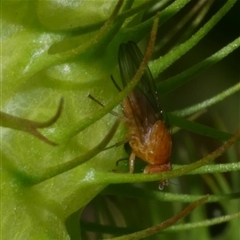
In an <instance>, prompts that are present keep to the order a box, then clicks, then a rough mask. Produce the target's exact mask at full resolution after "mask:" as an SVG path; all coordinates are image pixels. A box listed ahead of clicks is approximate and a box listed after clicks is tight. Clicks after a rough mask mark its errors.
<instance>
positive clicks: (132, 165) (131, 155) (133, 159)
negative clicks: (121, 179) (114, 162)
mask: <svg viewBox="0 0 240 240" xmlns="http://www.w3.org/2000/svg"><path fill="white" fill-rule="evenodd" d="M135 157H136V154H135V153H134V152H132V153H131V154H130V157H129V172H130V173H133V171H134V163H135Z"/></svg>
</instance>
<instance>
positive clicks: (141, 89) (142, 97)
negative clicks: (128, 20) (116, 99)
mask: <svg viewBox="0 0 240 240" xmlns="http://www.w3.org/2000/svg"><path fill="white" fill-rule="evenodd" d="M118 57H119V59H118V60H119V69H120V74H121V78H122V83H123V86H124V87H126V85H127V84H128V83H129V82H130V81H131V79H132V78H133V77H134V75H135V74H136V72H137V70H138V68H139V66H140V64H141V62H142V60H143V55H142V53H141V51H140V49H139V48H138V46H137V45H136V43H134V42H132V41H130V42H128V43H126V44H121V45H120V48H119V55H118ZM128 99H129V102H130V104H132V106H131V107H132V109H133V110H134V109H136V106H134V105H133V103H134V104H135V103H136V102H137V104H138V106H137V108H138V109H139V111H136V116H135V118H136V123H139V124H141V126H142V127H143V129H145V130H146V131H147V127H148V126H149V124H151V125H152V124H154V123H155V122H156V121H157V120H158V119H161V118H162V113H161V112H162V111H161V108H160V104H159V99H158V95H157V88H156V85H155V82H154V80H153V77H152V74H151V72H150V70H149V68H148V67H147V68H146V70H145V72H144V74H143V76H142V77H141V79H140V81H139V83H138V85H137V87H136V88H135V89H134V90H133V92H132V93H131V94H129V96H128Z"/></svg>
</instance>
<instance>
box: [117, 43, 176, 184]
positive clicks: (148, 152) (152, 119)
mask: <svg viewBox="0 0 240 240" xmlns="http://www.w3.org/2000/svg"><path fill="white" fill-rule="evenodd" d="M142 59H143V56H142V53H141V51H140V50H139V48H138V47H137V45H136V44H135V43H134V42H132V41H130V42H128V43H126V44H121V45H120V48H119V55H118V61H119V69H120V74H121V79H122V84H123V87H126V86H127V84H128V82H129V81H131V79H132V78H133V76H134V75H135V73H136V71H137V69H138V68H139V66H140V64H141V62H142ZM122 108H123V113H124V116H125V122H126V128H127V131H128V133H127V139H128V141H129V145H130V147H131V149H132V153H131V155H130V158H129V168H130V172H131V173H132V172H133V171H134V161H135V157H136V156H137V157H138V158H140V159H142V160H143V161H145V162H147V163H148V165H147V166H146V167H145V169H144V173H159V172H164V171H170V170H171V169H172V167H171V163H170V161H169V157H170V153H171V148H172V140H171V135H170V133H169V131H168V129H167V127H166V126H165V124H164V118H163V111H162V110H161V108H160V104H159V98H158V93H157V88H156V85H155V82H154V80H153V77H152V75H151V72H150V70H149V68H147V69H146V70H145V72H144V74H143V76H142V78H141V79H140V81H139V83H138V85H137V87H136V88H135V89H134V90H133V91H132V92H131V93H130V94H129V95H128V96H127V97H126V98H125V99H124V100H123V102H122ZM167 184H168V181H167V180H163V181H161V182H160V185H159V188H160V189H163V188H164V186H166V185H167Z"/></svg>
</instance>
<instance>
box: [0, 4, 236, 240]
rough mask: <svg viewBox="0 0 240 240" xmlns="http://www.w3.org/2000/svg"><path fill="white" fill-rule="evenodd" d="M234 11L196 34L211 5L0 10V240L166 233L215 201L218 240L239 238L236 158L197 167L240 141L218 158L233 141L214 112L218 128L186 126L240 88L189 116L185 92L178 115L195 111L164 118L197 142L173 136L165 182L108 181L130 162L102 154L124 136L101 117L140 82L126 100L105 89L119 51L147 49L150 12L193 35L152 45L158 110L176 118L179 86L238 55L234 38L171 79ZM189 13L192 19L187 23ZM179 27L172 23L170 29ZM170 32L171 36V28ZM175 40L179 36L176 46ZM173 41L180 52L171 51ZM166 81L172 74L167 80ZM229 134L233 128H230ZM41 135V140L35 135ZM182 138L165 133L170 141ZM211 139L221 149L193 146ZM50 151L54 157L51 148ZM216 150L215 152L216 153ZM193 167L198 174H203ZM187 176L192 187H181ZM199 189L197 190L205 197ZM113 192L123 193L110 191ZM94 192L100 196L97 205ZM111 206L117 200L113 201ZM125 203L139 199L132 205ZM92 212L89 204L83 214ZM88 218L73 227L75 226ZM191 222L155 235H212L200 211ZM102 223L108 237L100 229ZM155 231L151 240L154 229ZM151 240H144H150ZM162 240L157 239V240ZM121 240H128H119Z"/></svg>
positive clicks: (121, 176)
mask: <svg viewBox="0 0 240 240" xmlns="http://www.w3.org/2000/svg"><path fill="white" fill-rule="evenodd" d="M189 2H190V4H192V6H190V7H189V8H188V6H186V5H187V3H189ZM194 2H195V1H194ZM236 2H237V1H236V0H228V1H224V2H223V3H221V4H220V7H219V9H218V10H216V12H215V13H212V15H211V18H209V19H208V20H207V21H206V23H205V24H204V25H203V26H201V28H199V29H196V28H193V27H194V24H195V23H196V22H197V21H198V19H199V18H202V17H203V16H204V14H205V11H206V9H208V8H209V7H210V5H211V4H212V1H198V4H196V5H195V3H193V1H190V0H176V1H167V0H165V1H160V2H159V4H160V6H156V5H157V4H156V2H155V1H146V2H143V1H131V0H130V1H120V0H119V1H118V2H116V1H106V2H104V1H94V2H91V1H90V2H89V1H83V2H81V1H79V2H78V1H72V2H69V1H61V2H57V1H3V2H2V21H3V23H2V49H1V50H2V71H3V75H2V77H3V82H2V85H1V107H2V113H1V125H2V126H3V127H4V128H2V129H1V140H2V142H1V167H2V175H1V213H2V214H1V227H2V229H1V234H2V239H80V229H81V231H82V236H83V237H82V238H83V239H86V238H87V233H86V231H90V230H91V231H92V232H95V235H94V236H92V239H93V237H95V238H96V239H99V238H103V237H106V235H102V233H103V232H106V233H113V235H114V236H115V235H123V234H125V233H130V232H133V231H138V230H141V229H143V228H146V227H149V226H152V225H155V224H157V223H161V222H162V221H164V220H165V219H167V218H170V217H171V216H173V215H176V214H177V213H178V212H180V211H181V210H182V209H183V204H182V203H185V202H194V201H196V200H198V199H200V198H202V197H203V195H206V194H207V193H212V194H211V195H210V196H209V197H208V200H207V201H209V202H216V203H217V204H219V206H220V208H221V209H223V212H224V214H225V215H226V216H227V217H225V218H224V217H219V218H217V219H216V220H215V221H219V222H224V221H226V220H227V221H228V231H226V232H225V233H224V234H223V238H222V239H224V237H227V238H228V239H234V238H235V237H236V231H237V230H238V227H239V226H238V222H237V221H239V220H234V218H236V217H239V213H237V210H238V208H239V205H238V204H239V203H238V202H239V187H238V182H239V176H238V175H239V174H238V172H237V171H239V168H240V165H239V161H238V160H239V159H238V158H239V156H238V155H237V153H238V152H239V146H238V148H236V149H231V151H228V153H227V154H228V155H227V156H225V158H223V159H222V161H224V164H220V163H216V164H212V165H206V166H203V165H205V164H207V163H209V162H210V161H212V160H213V159H215V158H216V157H218V156H220V155H221V154H223V152H224V151H225V150H226V149H227V148H228V147H229V146H230V145H231V144H233V143H234V142H235V141H236V139H237V137H238V136H239V134H238V135H235V137H234V138H232V139H231V140H229V141H228V142H226V143H225V145H223V146H224V147H220V145H222V144H223V143H221V142H220V143H219V140H220V141H222V140H224V141H226V140H228V139H230V138H231V137H232V135H231V134H230V133H228V131H227V130H226V132H224V131H223V130H224V128H225V127H226V126H225V122H224V121H223V120H222V115H220V114H217V112H216V111H214V109H212V110H211V111H209V112H210V113H211V115H210V116H211V119H213V120H212V122H211V123H213V122H214V123H215V124H214V126H213V127H207V126H206V125H207V124H200V123H196V122H193V121H192V120H191V119H190V120H189V119H186V118H185V117H186V116H188V115H192V114H195V115H193V118H196V117H197V116H196V114H197V113H199V111H203V110H206V108H207V107H209V106H212V105H213V104H215V103H217V102H218V101H219V100H225V98H226V97H227V96H229V95H232V94H233V93H234V92H237V91H239V89H240V86H239V83H237V84H235V85H234V86H233V87H232V88H230V89H227V90H225V91H222V90H219V92H220V94H217V91H216V92H211V93H212V95H208V94H206V93H205V91H202V92H201V95H202V96H203V98H202V99H201V100H200V101H199V102H201V101H203V100H204V99H205V97H204V96H206V99H209V98H211V101H204V102H203V103H201V104H200V105H194V104H193V102H192V101H191V100H189V99H190V96H189V95H191V86H190V87H189V86H188V88H189V91H188V95H186V96H185V95H184V96H181V98H182V100H183V103H184V101H185V103H187V105H188V106H189V105H190V106H192V105H193V106H192V107H191V108H190V109H188V108H187V109H184V110H181V111H179V110H178V111H175V112H173V113H169V114H168V118H169V124H170V125H171V126H177V127H180V128H181V129H186V130H188V131H189V132H194V133H197V134H199V135H201V136H203V137H202V138H201V139H200V141H199V140H198V141H197V140H196V138H195V137H194V136H193V135H190V133H186V132H184V133H183V132H179V133H177V134H176V135H175V134H174V135H173V137H174V138H175V136H176V140H175V142H176V143H175V142H174V144H175V147H174V152H173V156H172V160H173V162H174V165H173V167H174V170H173V171H172V172H170V173H164V174H158V175H156V174H154V175H144V174H142V173H136V174H133V175H130V174H127V173H114V172H112V170H113V169H116V166H115V164H116V161H117V160H118V159H120V158H122V157H125V156H126V153H125V151H124V150H123V148H122V147H118V148H111V149H109V150H106V151H103V149H104V148H105V147H106V146H107V144H108V143H109V142H110V141H111V143H109V145H111V144H114V143H116V142H119V141H121V140H123V139H125V128H124V126H123V125H122V124H120V126H118V123H114V122H115V121H116V118H115V117H114V116H112V115H111V114H107V113H109V112H110V111H111V110H112V109H113V108H116V109H115V110H116V111H119V112H121V110H120V108H119V107H118V105H119V103H120V102H121V100H122V99H123V98H124V97H125V96H126V95H127V94H128V93H129V92H130V91H131V90H132V89H133V87H134V84H137V81H138V80H139V79H137V78H136V79H133V81H132V82H131V84H129V86H128V87H127V88H126V89H124V90H123V91H122V92H121V93H118V91H117V89H116V88H115V87H114V85H113V84H112V82H111V80H110V75H111V74H114V76H115V78H116V79H118V80H119V77H118V70H117V68H116V65H117V51H118V47H119V45H120V44H121V43H122V42H126V41H128V40H133V41H136V42H139V41H140V40H143V39H145V38H147V37H148V35H149V33H150V31H151V29H152V25H153V22H154V19H155V25H154V26H155V27H156V26H157V25H156V19H157V18H156V17H155V15H156V10H155V8H157V9H160V15H159V21H158V22H159V24H158V26H159V27H161V25H163V24H167V23H168V22H169V21H171V18H173V17H176V19H177V21H179V23H180V25H181V24H182V23H184V21H185V20H188V23H189V22H190V23H193V24H192V25H191V24H189V26H188V28H186V27H185V25H184V28H183V29H181V30H180V31H176V32H174V31H173V32H170V33H167V34H166V37H165V38H164V39H167V40H168V41H169V42H170V43H171V44H170V45H171V46H170V47H169V46H168V45H163V44H161V42H160V40H159V41H158V40H157V41H156V48H155V50H156V52H155V53H154V54H153V57H154V60H153V61H152V62H150V63H149V66H150V68H151V71H152V73H153V76H154V78H157V76H161V78H164V77H165V78H166V79H167V80H166V81H161V80H159V79H157V80H156V81H157V84H158V89H159V92H160V93H161V95H162V96H163V99H162V101H163V103H164V106H165V108H166V109H168V105H167V104H169V109H171V106H174V104H175V109H181V107H182V106H181V104H180V103H179V102H178V101H177V100H176V99H175V96H174V95H171V92H172V91H174V90H175V91H176V90H179V89H180V86H182V85H183V84H186V83H187V81H189V80H191V79H193V78H194V77H195V76H196V74H199V73H200V72H202V71H203V70H205V69H207V68H208V67H210V66H212V65H213V64H215V63H217V62H218V61H220V60H222V59H223V58H224V57H226V56H227V55H229V54H230V53H231V52H233V51H234V50H236V49H237V48H238V47H239V45H240V38H239V37H237V38H236V39H235V40H233V41H232V42H230V43H228V44H227V45H226V46H224V47H222V48H221V49H220V50H219V51H217V50H216V53H215V52H210V54H209V53H208V56H209V55H211V54H213V55H211V56H210V57H208V58H206V59H205V60H201V61H199V63H197V64H195V65H193V66H191V65H190V66H189V69H187V70H185V71H184V70H182V69H181V70H180V71H179V72H180V73H179V74H174V75H171V74H170V73H171V71H172V68H171V67H170V66H171V65H173V64H176V63H177V60H178V59H179V58H180V57H181V56H183V55H184V54H185V53H187V52H188V51H190V50H191V51H194V48H193V47H194V46H195V45H196V44H197V43H198V42H199V41H200V40H201V39H203V38H204V37H205V36H206V34H207V33H208V32H209V31H210V30H211V29H213V28H214V27H215V25H216V24H217V22H218V21H219V20H220V19H222V18H223V17H224V15H225V14H226V13H227V12H228V11H229V10H230V9H231V8H233V9H234V7H235V6H236V5H235V4H236ZM161 4H162V5H161ZM201 4H202V5H201ZM194 7H195V8H196V9H197V12H194V11H195V10H194V9H195V8H194ZM181 9H182V10H183V11H184V9H186V10H185V13H186V14H184V12H183V14H182V15H180V16H176V15H177V14H178V13H179V12H180V10H181ZM192 13H193V16H192V17H191V14H192ZM180 14H181V12H180ZM184 16H185V17H184ZM194 16H196V17H195V18H194ZM188 17H189V18H190V19H187V18H188ZM176 19H175V20H174V18H173V20H174V21H176ZM179 19H180V20H179ZM174 21H173V26H174ZM82 22H84V24H81V23H82ZM170 24H171V22H170ZM170 26H171V25H170ZM163 27H164V26H163ZM172 29H173V30H174V28H173V27H172ZM152 32H154V31H152ZM173 33H176V35H174V37H172V34H173ZM183 33H184V34H183ZM159 34H160V35H161V34H162V33H161V32H160V33H159ZM192 34H193V35H192ZM191 35H192V37H190V36H191ZM176 36H177V37H176ZM147 39H148V38H147ZM161 39H162V37H161ZM175 39H178V41H173V40H175ZM171 41H173V42H171ZM143 44H144V43H143ZM164 52H165V53H166V54H164V56H163V57H160V56H159V54H160V53H164ZM190 53H191V52H190ZM198 53H199V52H198ZM145 64H146V62H145ZM166 69H170V70H171V71H170V70H169V72H167V71H165V70H166ZM164 71H165V72H164ZM163 72H164V73H163ZM209 81H210V80H209ZM193 82H194V81H193ZM211 86H215V85H211ZM208 87H209V86H208ZM205 89H206V87H205V88H204V90H205ZM216 89H217V88H216ZM225 89H226V88H225ZM195 91H196V89H195ZM89 93H91V94H92V95H94V96H95V97H96V98H97V99H99V101H101V102H103V103H104V104H105V105H106V106H105V107H104V108H100V107H98V106H97V105H96V104H95V103H93V102H91V100H89V98H88V97H87V95H88V94H89ZM174 93H175V92H174ZM209 96H211V97H209ZM212 96H214V97H212ZM61 98H63V99H64V104H63V108H62V104H60V105H59V106H60V107H59V111H57V113H56V114H55V116H54V117H53V118H51V116H53V115H54V113H55V112H56V108H57V106H58V104H59V99H61ZM226 100H227V99H226ZM226 100H225V102H226ZM238 103H239V102H238ZM225 108H226V109H227V108H228V107H227V106H226V107H225ZM227 110H228V109H227ZM230 112H233V113H232V118H234V116H235V118H237V117H238V118H239V106H233V107H231V111H230ZM230 112H228V113H229V116H230ZM200 113H201V112H200ZM60 114H61V115H60ZM201 114H202V113H201ZM206 115H207V114H206ZM29 119H35V120H36V121H37V122H33V121H31V120H29ZM46 119H50V120H49V121H46ZM44 121H46V122H44ZM203 121H209V120H206V119H205V120H204V119H203ZM42 122H44V123H42ZM236 124H237V120H236V122H235V126H236ZM30 126H31V127H30ZM39 127H40V128H43V127H44V128H43V129H42V130H39ZM117 127H118V128H117ZM110 128H111V130H110V131H109V129H110ZM229 128H230V127H228V126H227V127H226V129H229ZM231 128H232V131H237V127H231ZM13 129H15V130H13ZM218 129H222V130H221V131H220V130H218ZM18 130H20V131H18ZM177 130H178V129H174V128H173V129H172V131H173V133H174V132H175V131H177ZM26 132H28V133H30V134H32V135H30V134H27V133H26ZM40 132H41V133H40ZM43 136H44V137H43ZM178 136H179V138H178ZM204 136H205V137H207V138H205V137H204ZM36 137H38V138H36ZM39 138H40V139H41V140H43V141H40V140H39ZM199 138H200V137H199ZM209 138H212V139H217V142H215V141H213V142H211V143H209V144H206V145H205V144H200V143H205V142H206V141H209ZM47 139H48V140H47ZM178 142H179V143H180V144H178ZM47 143H50V144H47ZM183 143H184V146H183V145H182V144H183ZM51 144H52V145H54V144H58V145H57V146H55V147H54V146H52V145H51ZM237 144H238V143H237ZM237 144H236V145H237ZM214 149H217V150H216V151H215V152H213V150H214ZM209 152H213V153H212V154H210V155H209V156H207V157H204V158H203V159H202V161H197V162H196V163H193V164H190V163H189V162H190V161H191V162H195V161H196V160H197V159H201V158H202V156H206V155H207V154H208V153H209ZM175 159H176V160H175ZM225 162H227V163H225ZM175 163H176V164H177V163H185V164H186V166H184V167H180V166H179V165H176V164H175ZM200 166H203V167H201V168H199V167H200ZM139 168H141V166H139ZM197 168H198V169H197ZM194 169H195V170H194ZM225 172H228V173H229V175H228V177H229V178H230V179H231V181H227V178H225V175H224V174H223V173H225ZM187 173H189V174H190V173H191V174H194V175H193V176H188V175H186V174H187ZM210 173H211V175H209V174H210ZM176 176H182V178H180V179H181V181H179V182H177V186H178V187H176V186H175V185H174V184H171V185H170V186H169V188H168V189H167V190H165V192H159V191H156V186H157V185H156V184H155V183H154V184H150V183H149V184H141V185H140V186H136V185H130V184H129V183H140V182H150V181H157V180H159V179H165V178H173V177H176ZM200 178H203V180H204V181H203V183H202V184H201V185H200V184H199V182H200V180H199V179H200ZM116 183H118V184H120V183H121V184H123V183H128V184H127V185H121V184H120V185H110V184H116ZM230 183H231V187H230ZM109 185H110V186H109ZM107 186H108V187H107ZM152 189H153V190H152ZM206 189H207V190H206ZM167 191H169V193H167ZM101 192H102V195H99V193H101ZM183 192H184V193H186V195H183V194H182V193H183ZM109 194H110V195H114V196H110V197H109ZM117 195H121V196H119V197H118V196H117ZM94 198H95V199H94ZM138 198H139V199H138ZM132 199H135V200H134V202H132V201H133V200H132ZM91 200H92V204H90V205H88V204H89V203H90V201H91ZM204 200H206V199H204ZM230 200H231V201H230ZM126 201H127V203H126ZM159 201H161V203H159ZM117 203H118V205H117ZM200 203H201V201H200ZM229 203H230V204H229ZM115 204H116V206H115ZM87 205H88V207H87V209H85V208H86V206H87ZM92 206H94V208H95V209H97V210H96V211H95V212H94V213H95V214H96V215H95V219H98V221H97V223H96V224H91V223H89V222H88V221H87V220H88V218H87V217H88V214H87V213H88V212H90V211H91V207H92ZM84 209H85V212H84V213H83V217H82V219H81V221H80V224H79V216H80V214H81V213H82V212H83V211H84ZM204 209H205V208H204ZM137 214H138V215H137ZM135 215H136V216H135ZM86 216H87V217H86ZM231 218H232V219H233V220H231ZM90 220H92V219H90ZM134 220H135V222H134ZM230 220H231V221H230ZM186 221H187V222H189V225H188V224H186V223H185V224H184V222H182V225H179V226H177V227H171V228H168V231H169V233H165V234H166V235H163V233H162V235H161V237H162V239H164V238H168V237H169V236H173V237H175V238H176V236H178V239H181V238H184V239H185V238H186V235H185V234H186V231H183V230H184V229H186V228H189V229H190V228H194V230H192V231H191V238H194V237H195V235H196V236H197V237H198V238H199V239H200V238H201V239H210V235H209V232H208V230H207V229H205V230H204V231H203V230H202V229H200V230H199V228H196V226H195V225H194V221H198V222H200V221H202V222H200V226H202V227H203V226H208V225H210V224H212V222H208V221H207V220H206V216H205V215H204V213H203V211H199V210H196V211H194V212H193V213H192V214H191V216H190V217H189V218H186ZM106 223H108V226H106V227H104V226H103V225H104V224H106ZM116 226H119V227H116ZM9 228H11V230H9ZM180 230H181V231H180ZM151 231H152V232H154V229H151ZM166 231H167V230H166ZM170 231H172V232H170ZM174 231H178V232H177V233H176V232H175V233H174ZM175 234H176V235H175ZM150 238H151V237H150V236H149V237H148V239H150ZM157 238H158V236H157V237H156V238H155V239H157ZM124 239H131V238H130V237H129V238H127V236H125V237H124ZM134 239H139V237H138V236H137V235H135V238H134ZM151 239H154V236H153V237H152V238H151Z"/></svg>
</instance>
